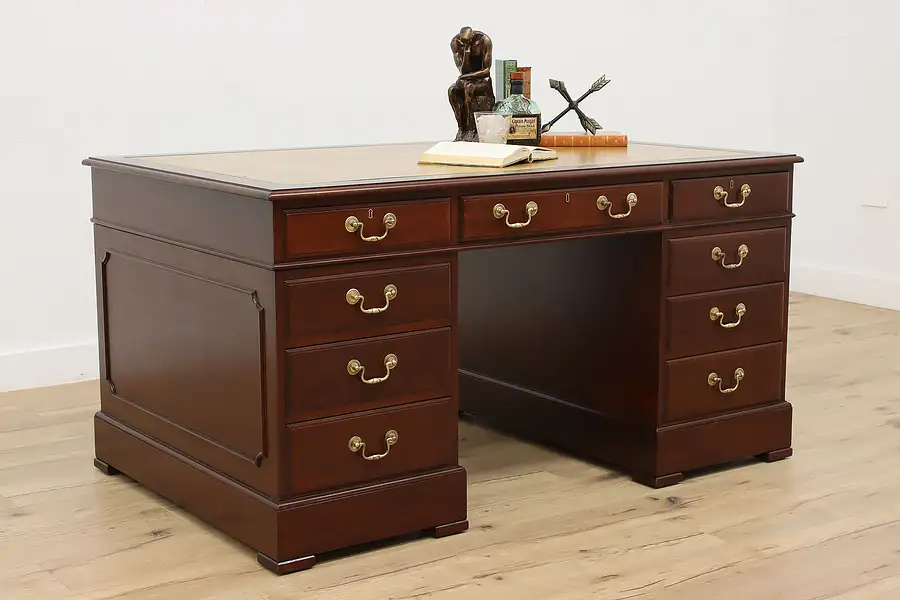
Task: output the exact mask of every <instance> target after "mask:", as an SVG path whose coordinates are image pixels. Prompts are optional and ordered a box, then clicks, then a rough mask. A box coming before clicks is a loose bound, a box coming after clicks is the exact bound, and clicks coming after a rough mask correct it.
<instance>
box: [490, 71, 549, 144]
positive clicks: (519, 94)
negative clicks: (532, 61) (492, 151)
mask: <svg viewBox="0 0 900 600" xmlns="http://www.w3.org/2000/svg"><path fill="white" fill-rule="evenodd" d="M523 78H524V74H523V73H521V72H518V71H514V72H512V73H510V74H509V96H507V97H506V98H504V99H503V100H501V101H500V102H497V104H495V105H494V112H496V113H500V114H504V115H510V116H511V117H512V119H511V121H510V124H509V134H508V136H507V138H506V143H507V144H518V145H523V146H537V145H538V144H540V143H541V107H540V106H538V103H537V102H535V101H534V100H531V99H530V98H526V97H525V94H524V91H525V90H524V85H525V82H524V81H523Z"/></svg>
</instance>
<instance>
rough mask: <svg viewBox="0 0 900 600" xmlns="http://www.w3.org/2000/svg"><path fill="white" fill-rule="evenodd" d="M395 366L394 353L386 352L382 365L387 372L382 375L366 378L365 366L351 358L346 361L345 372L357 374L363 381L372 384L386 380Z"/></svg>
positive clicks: (395, 357) (395, 356)
mask: <svg viewBox="0 0 900 600" xmlns="http://www.w3.org/2000/svg"><path fill="white" fill-rule="evenodd" d="M396 366H397V355H396V354H388V355H387V356H385V357H384V367H385V369H387V372H386V373H385V374H384V377H372V378H371V379H366V368H365V367H364V366H363V365H362V363H361V362H359V361H358V360H356V359H355V358H354V359H352V360H351V361H350V362H348V363H347V372H348V373H350V374H351V375H359V378H360V380H361V381H362V382H363V383H366V384H369V385H374V384H376V383H381V382H383V381H387V379H388V377H390V376H391V371H392V370H393V369H394V368H395V367H396Z"/></svg>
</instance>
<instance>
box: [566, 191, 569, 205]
mask: <svg viewBox="0 0 900 600" xmlns="http://www.w3.org/2000/svg"><path fill="white" fill-rule="evenodd" d="M568 203H569V192H566V204H568Z"/></svg>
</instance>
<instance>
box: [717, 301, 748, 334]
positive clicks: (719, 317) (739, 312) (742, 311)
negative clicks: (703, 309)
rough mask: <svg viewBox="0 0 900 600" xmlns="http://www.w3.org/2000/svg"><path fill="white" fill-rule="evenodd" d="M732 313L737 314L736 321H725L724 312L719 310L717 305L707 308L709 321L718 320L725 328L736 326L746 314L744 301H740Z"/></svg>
mask: <svg viewBox="0 0 900 600" xmlns="http://www.w3.org/2000/svg"><path fill="white" fill-rule="evenodd" d="M734 314H735V315H737V321H733V322H731V323H725V313H723V312H722V311H721V310H719V307H717V306H714V307H712V308H711V309H709V320H710V321H718V322H719V325H720V326H722V327H724V328H725V329H731V328H733V327H737V326H738V325H740V324H741V318H742V317H743V316H744V315H745V314H747V307H746V306H744V303H743V302H741V303H740V304H738V305H737V306H735V307H734Z"/></svg>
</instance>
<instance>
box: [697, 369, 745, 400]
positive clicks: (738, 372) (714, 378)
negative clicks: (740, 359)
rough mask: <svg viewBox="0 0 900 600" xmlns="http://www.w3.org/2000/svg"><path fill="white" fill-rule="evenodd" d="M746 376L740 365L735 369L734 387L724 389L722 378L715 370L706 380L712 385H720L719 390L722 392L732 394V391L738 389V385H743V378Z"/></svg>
mask: <svg viewBox="0 0 900 600" xmlns="http://www.w3.org/2000/svg"><path fill="white" fill-rule="evenodd" d="M743 378H744V370H743V369H742V368H740V367H738V368H737V369H735V370H734V387H730V388H725V389H722V378H721V377H719V376H718V375H717V374H716V372H715V371H713V372H712V373H710V374H709V377H707V378H706V382H707V383H708V384H709V386H710V387H715V386H717V385H718V386H719V392H720V393H722V394H730V393H731V392H733V391H735V390H736V389H738V386H739V385H741V379H743Z"/></svg>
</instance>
